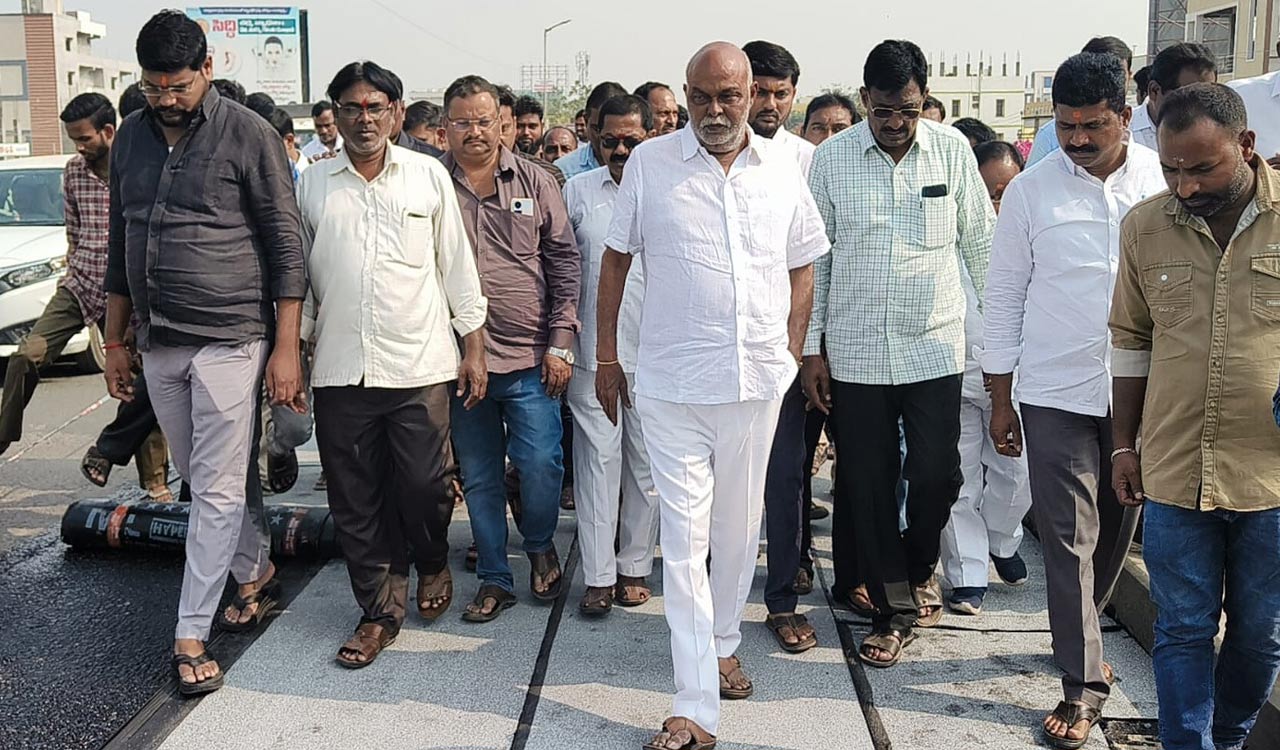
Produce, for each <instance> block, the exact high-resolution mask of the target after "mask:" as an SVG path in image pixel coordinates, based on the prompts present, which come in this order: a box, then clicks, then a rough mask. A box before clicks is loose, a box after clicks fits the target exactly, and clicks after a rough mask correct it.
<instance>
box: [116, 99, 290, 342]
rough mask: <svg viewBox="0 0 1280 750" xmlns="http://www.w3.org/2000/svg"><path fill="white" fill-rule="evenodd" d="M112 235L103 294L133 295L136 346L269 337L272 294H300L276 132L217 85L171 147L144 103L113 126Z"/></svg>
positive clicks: (285, 167)
mask: <svg viewBox="0 0 1280 750" xmlns="http://www.w3.org/2000/svg"><path fill="white" fill-rule="evenodd" d="M110 242H111V250H110V256H109V263H108V266H107V277H106V284H105V286H106V290H107V292H109V293H111V294H121V295H129V296H130V297H131V298H132V299H133V308H134V312H135V313H136V315H137V318H138V321H139V325H138V329H137V337H138V348H139V349H141V350H142V351H146V350H147V348H148V347H149V346H150V343H152V342H154V343H156V344H160V345H162V346H204V345H208V344H241V343H245V342H247V341H252V340H254V339H259V338H263V337H266V336H270V335H273V329H274V326H275V305H274V301H275V300H279V299H299V300H300V299H303V298H304V297H305V296H306V292H307V279H306V269H305V268H304V267H303V258H302V231H301V221H300V220H299V217H298V204H297V201H296V200H295V198H294V185H293V171H292V169H291V168H290V165H289V157H288V156H286V155H285V151H284V148H283V147H282V146H281V143H280V135H279V134H278V133H276V131H275V130H274V129H273V128H272V127H271V125H270V123H268V122H267V121H266V120H265V119H264V118H262V117H260V116H259V115H257V114H255V113H254V112H253V111H252V110H249V109H246V108H244V107H242V106H240V105H238V104H236V103H234V102H226V101H223V100H222V98H221V96H220V95H219V94H218V91H217V89H210V90H209V93H208V94H206V95H205V98H204V101H203V102H202V103H201V104H200V107H199V109H197V111H196V114H195V118H194V119H193V120H192V121H191V124H190V126H189V127H188V128H187V131H186V132H185V133H184V134H183V136H182V138H181V139H180V140H179V141H178V142H177V143H176V144H175V145H174V146H173V148H172V149H170V148H169V144H168V143H167V142H166V141H165V137H164V133H163V132H162V131H161V129H160V125H159V123H158V122H157V121H156V119H155V116H154V115H153V113H152V112H151V110H150V108H148V109H144V110H142V111H140V112H136V113H134V114H132V115H130V116H129V117H128V118H126V119H125V121H124V123H123V124H122V125H121V126H120V130H119V131H118V132H117V133H116V139H115V142H114V144H113V145H112V148H111V240H110Z"/></svg>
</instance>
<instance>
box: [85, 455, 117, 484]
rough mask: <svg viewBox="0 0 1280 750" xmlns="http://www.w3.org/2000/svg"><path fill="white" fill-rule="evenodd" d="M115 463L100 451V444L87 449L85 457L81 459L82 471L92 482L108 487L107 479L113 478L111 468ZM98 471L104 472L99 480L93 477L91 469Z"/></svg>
mask: <svg viewBox="0 0 1280 750" xmlns="http://www.w3.org/2000/svg"><path fill="white" fill-rule="evenodd" d="M113 468H114V465H113V464H112V463H111V460H110V459H108V458H107V457H106V456H104V455H102V454H101V453H99V452H98V446H96V445H91V446H89V450H87V451H85V454H84V458H82V459H80V473H81V474H83V475H84V478H85V479H88V480H89V483H90V484H93V485H95V486H98V487H106V486H107V480H108V479H110V478H111V469H113ZM95 470H96V471H98V472H99V473H101V474H102V481H98V480H97V479H95V478H94V477H93V474H92V473H90V472H91V471H95Z"/></svg>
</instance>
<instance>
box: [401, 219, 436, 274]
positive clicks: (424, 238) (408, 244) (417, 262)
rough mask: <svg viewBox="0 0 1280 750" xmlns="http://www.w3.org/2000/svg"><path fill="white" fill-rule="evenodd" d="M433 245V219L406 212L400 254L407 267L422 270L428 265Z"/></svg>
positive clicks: (402, 226)
mask: <svg viewBox="0 0 1280 750" xmlns="http://www.w3.org/2000/svg"><path fill="white" fill-rule="evenodd" d="M430 245H431V217H429V216H421V215H419V214H415V213H412V212H406V213H405V215H404V223H403V224H402V225H401V227H400V252H401V255H402V259H403V260H404V262H405V264H406V265H409V266H411V267H413V268H422V267H423V266H425V265H426V264H427V249H428V247H429V246H430Z"/></svg>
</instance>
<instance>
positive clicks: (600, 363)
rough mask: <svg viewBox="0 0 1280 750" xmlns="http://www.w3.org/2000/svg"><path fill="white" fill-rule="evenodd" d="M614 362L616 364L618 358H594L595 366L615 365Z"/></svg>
mask: <svg viewBox="0 0 1280 750" xmlns="http://www.w3.org/2000/svg"><path fill="white" fill-rule="evenodd" d="M616 364H618V360H616V359H610V360H608V361H606V360H596V366H597V367H600V366H601V365H616Z"/></svg>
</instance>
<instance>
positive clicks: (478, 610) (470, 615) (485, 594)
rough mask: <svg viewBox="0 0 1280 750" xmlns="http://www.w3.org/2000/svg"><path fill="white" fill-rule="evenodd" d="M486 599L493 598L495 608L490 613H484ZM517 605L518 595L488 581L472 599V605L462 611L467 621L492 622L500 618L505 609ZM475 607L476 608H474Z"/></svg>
mask: <svg viewBox="0 0 1280 750" xmlns="http://www.w3.org/2000/svg"><path fill="white" fill-rule="evenodd" d="M486 599H492V600H493V602H494V604H493V609H491V610H489V613H488V614H485V613H484V603H485V600H486ZM514 606H516V595H515V594H513V593H511V592H510V591H507V590H506V589H504V588H502V587H501V586H495V585H494V584H492V583H486V584H485V585H483V586H481V587H480V590H479V591H477V592H476V596H475V598H474V599H472V600H471V605H470V606H468V607H467V610H466V611H465V612H463V613H462V619H463V620H466V621H467V622H492V621H493V620H496V619H498V615H501V614H502V613H503V611H504V610H508V609H511V608H512V607H514ZM473 608H474V609H473Z"/></svg>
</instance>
